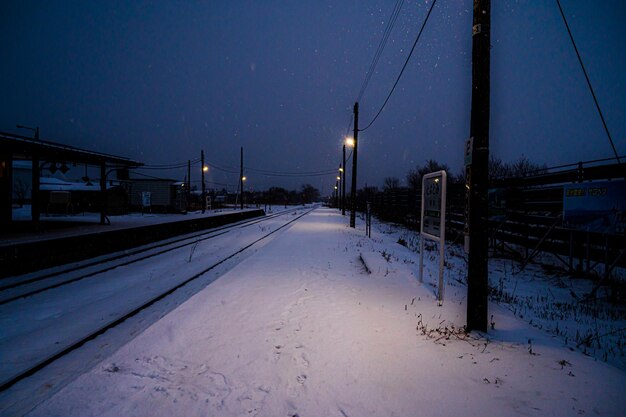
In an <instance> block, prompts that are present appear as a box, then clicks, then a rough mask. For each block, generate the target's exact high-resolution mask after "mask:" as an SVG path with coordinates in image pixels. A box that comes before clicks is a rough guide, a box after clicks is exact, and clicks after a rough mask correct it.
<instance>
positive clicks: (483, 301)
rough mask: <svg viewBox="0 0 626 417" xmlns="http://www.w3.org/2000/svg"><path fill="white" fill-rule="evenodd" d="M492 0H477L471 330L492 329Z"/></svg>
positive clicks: (469, 228) (469, 216) (469, 214)
mask: <svg viewBox="0 0 626 417" xmlns="http://www.w3.org/2000/svg"><path fill="white" fill-rule="evenodd" d="M490 32H491V0H474V21H473V26H472V113H471V122H470V140H469V142H468V145H467V148H466V158H465V159H466V160H465V163H466V181H467V183H466V185H467V202H466V205H467V207H466V219H465V221H466V239H469V242H467V241H466V248H468V249H469V254H468V265H467V327H466V328H467V330H468V331H472V330H479V331H483V332H486V331H487V325H488V317H487V315H488V290H489V275H488V235H489V234H488V233H487V230H488V227H489V223H488V220H489V219H488V201H487V191H488V188H489V184H488V180H489V178H488V162H489V49H490V47H491V46H490ZM468 232H469V233H468Z"/></svg>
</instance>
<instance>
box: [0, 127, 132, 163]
mask: <svg viewBox="0 0 626 417" xmlns="http://www.w3.org/2000/svg"><path fill="white" fill-rule="evenodd" d="M0 150H1V151H2V152H9V153H11V154H13V155H14V156H18V155H23V156H25V157H32V155H34V154H38V157H39V158H40V159H43V160H56V161H59V162H61V161H63V162H78V163H86V164H90V165H102V164H103V163H104V164H106V165H109V166H112V165H113V166H119V167H120V168H137V167H140V166H142V165H143V163H142V162H138V161H133V160H131V159H128V158H124V157H122V156H116V155H111V154H106V153H101V152H94V151H89V150H85V149H80V148H75V147H73V146H69V145H63V144H61V143H56V142H50V141H46V140H35V139H33V138H29V137H26V136H20V135H16V134H13V133H4V132H0Z"/></svg>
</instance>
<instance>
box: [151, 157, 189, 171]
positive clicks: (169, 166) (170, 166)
mask: <svg viewBox="0 0 626 417" xmlns="http://www.w3.org/2000/svg"><path fill="white" fill-rule="evenodd" d="M189 162H191V165H195V164H197V163H198V162H200V158H197V159H192V160H190V161H185V162H177V163H172V164H162V165H159V164H154V165H150V164H148V165H144V166H142V169H175V168H183V167H186V166H187V164H188V163H189Z"/></svg>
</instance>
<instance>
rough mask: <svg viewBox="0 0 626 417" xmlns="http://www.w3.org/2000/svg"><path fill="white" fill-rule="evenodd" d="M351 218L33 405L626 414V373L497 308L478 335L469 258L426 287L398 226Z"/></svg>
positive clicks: (259, 263)
mask: <svg viewBox="0 0 626 417" xmlns="http://www.w3.org/2000/svg"><path fill="white" fill-rule="evenodd" d="M346 224H347V218H346V217H342V216H341V215H339V214H337V212H336V211H335V210H330V209H318V210H316V211H314V212H313V213H312V214H310V215H307V216H305V217H304V218H302V219H301V220H300V221H298V222H296V223H294V224H293V226H292V227H291V228H290V229H289V230H287V231H285V232H284V233H282V234H281V235H280V236H278V237H277V238H276V239H274V240H273V241H271V242H269V243H268V244H267V245H266V246H265V247H264V248H263V249H262V250H260V251H258V252H257V253H255V254H254V255H252V256H249V257H248V258H247V259H245V260H244V261H243V262H241V263H240V264H239V265H238V266H236V267H235V268H233V269H231V270H230V271H229V272H228V273H226V274H225V275H223V276H222V277H220V278H219V279H218V280H216V281H215V282H213V283H212V284H211V285H209V286H208V287H206V288H204V289H203V290H201V291H200V292H198V293H197V294H196V295H195V296H193V297H191V298H190V299H189V300H188V301H187V302H185V303H184V304H182V305H180V306H179V307H178V308H176V309H174V310H173V311H172V312H171V313H169V314H168V315H166V316H165V317H163V318H162V319H161V320H159V321H157V322H155V323H154V324H153V325H151V326H150V327H149V328H147V329H146V330H145V331H144V332H143V333H141V334H140V335H139V336H137V337H136V338H134V339H133V340H131V341H130V342H129V343H127V344H126V345H124V346H123V347H121V348H120V349H119V350H117V351H116V352H115V353H113V354H112V355H110V356H108V357H106V358H105V359H104V360H103V361H101V362H100V363H98V364H97V365H95V366H94V367H93V369H90V370H89V371H88V372H85V373H84V374H83V375H81V376H80V377H78V378H77V379H75V380H74V381H73V382H72V383H70V384H69V385H67V386H66V387H65V388H63V389H61V390H60V391H58V392H57V393H56V394H55V395H54V396H52V397H51V398H50V399H49V400H47V401H45V402H43V403H41V404H40V405H38V406H37V407H36V408H35V409H34V410H33V411H32V412H31V413H30V414H29V415H31V416H51V415H54V416H131V415H132V416H174V415H184V416H206V415H211V416H212V415H215V416H242V415H257V416H296V415H297V416H300V417H304V416H338V417H345V416H408V415H424V416H513V415H532V416H573V415H606V416H618V415H624V413H625V411H624V410H626V397H625V396H624V395H623V390H624V386H626V373H625V372H624V371H623V370H620V369H618V368H617V367H615V366H612V365H610V364H607V363H604V362H602V361H599V360H595V359H594V358H592V357H589V356H585V355H584V354H582V353H581V352H580V351H578V350H577V349H571V347H570V346H569V345H567V344H565V343H564V341H563V339H561V338H560V337H555V336H551V335H549V334H547V333H546V332H544V331H542V330H539V329H537V328H535V327H533V326H532V325H530V324H528V322H527V321H526V320H527V319H528V317H525V318H524V319H521V318H519V317H516V316H515V315H514V314H513V313H512V312H511V311H510V310H509V309H507V308H505V307H504V306H501V305H498V304H493V303H492V304H491V306H490V314H493V319H492V320H493V323H494V324H495V325H494V330H491V331H490V332H489V334H488V335H487V336H484V335H482V336H481V335H478V334H472V335H465V334H464V333H462V332H461V331H459V329H460V328H461V327H462V326H463V325H464V323H465V301H464V298H465V291H466V289H465V287H464V286H463V285H461V284H460V283H457V284H456V285H452V282H456V281H455V280H456V279H458V276H456V275H455V272H454V269H453V270H452V271H450V270H448V271H447V272H446V274H447V275H446V281H447V283H448V285H447V288H446V293H445V302H444V304H443V306H442V307H438V306H437V303H436V301H435V293H436V289H435V287H434V285H435V284H434V283H435V279H434V277H436V276H437V273H436V269H435V268H436V265H438V264H437V259H436V257H435V256H434V253H436V252H433V256H432V257H431V256H428V257H426V272H427V273H426V277H425V282H424V284H420V283H419V282H418V280H417V274H418V271H417V266H418V259H419V258H418V254H416V253H415V252H414V251H412V250H410V249H409V248H407V247H405V246H402V245H399V244H398V243H397V237H396V236H395V235H394V233H389V230H388V229H385V228H386V226H383V227H382V228H380V227H375V228H374V231H373V237H372V239H368V238H366V237H365V236H364V233H363V228H362V227H361V228H357V229H356V230H353V229H350V228H348V227H347V226H346ZM376 229H378V230H376ZM381 231H382V233H381ZM361 254H365V255H364V256H363V257H362V256H361ZM377 254H380V257H381V258H383V260H384V261H381V260H380V259H377ZM362 258H363V259H365V260H366V262H368V263H369V264H370V270H371V273H369V272H368V271H367V270H366V268H365V267H364V264H363V261H362V260H361V259H362ZM459 259H460V258H459ZM448 261H450V259H448ZM461 262H462V260H461ZM372 265H374V266H372ZM496 274H497V272H496ZM493 278H494V277H493V276H492V280H493ZM528 311H532V310H528ZM529 314H530V313H529ZM94 342H97V340H96V341H94Z"/></svg>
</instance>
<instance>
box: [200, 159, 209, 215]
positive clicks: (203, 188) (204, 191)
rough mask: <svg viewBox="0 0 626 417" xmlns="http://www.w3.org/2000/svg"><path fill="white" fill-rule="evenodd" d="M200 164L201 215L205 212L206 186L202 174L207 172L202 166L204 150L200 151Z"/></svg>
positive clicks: (204, 166) (205, 167) (206, 167)
mask: <svg viewBox="0 0 626 417" xmlns="http://www.w3.org/2000/svg"><path fill="white" fill-rule="evenodd" d="M200 164H201V166H202V171H201V172H202V196H201V197H200V198H201V199H202V201H201V202H200V203H201V204H202V214H204V212H205V211H206V186H205V185H204V173H205V172H207V171H208V170H209V167H208V166H206V165H204V150H201V151H200Z"/></svg>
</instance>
